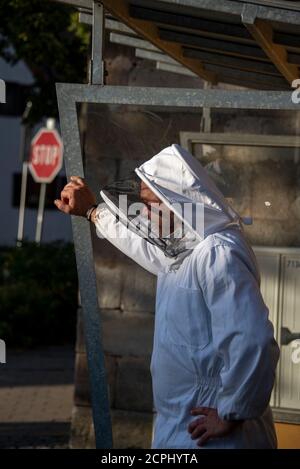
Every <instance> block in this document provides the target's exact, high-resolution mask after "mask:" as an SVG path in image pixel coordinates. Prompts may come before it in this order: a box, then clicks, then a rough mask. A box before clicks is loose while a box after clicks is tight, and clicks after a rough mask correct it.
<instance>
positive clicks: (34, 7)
mask: <svg viewBox="0 0 300 469" xmlns="http://www.w3.org/2000/svg"><path fill="white" fill-rule="evenodd" d="M0 18H1V23H0V55H1V56H2V57H3V58H4V59H5V60H6V61H7V62H9V63H11V64H15V63H16V62H18V61H19V60H20V59H22V60H24V61H25V62H26V64H27V65H28V67H29V68H30V70H31V72H32V74H33V76H34V79H35V83H34V88H33V90H32V93H31V96H30V99H31V100H32V102H33V107H32V112H31V116H30V120H31V122H32V123H35V122H38V121H39V120H40V119H41V118H42V117H44V116H53V117H56V116H57V101H56V92H55V83H57V82H68V83H84V82H86V74H87V71H86V69H87V57H88V50H89V42H90V33H89V28H88V26H86V25H81V24H79V23H78V14H77V13H75V12H74V10H73V9H72V8H71V7H69V6H67V5H63V4H58V3H54V2H52V1H50V0H0Z"/></svg>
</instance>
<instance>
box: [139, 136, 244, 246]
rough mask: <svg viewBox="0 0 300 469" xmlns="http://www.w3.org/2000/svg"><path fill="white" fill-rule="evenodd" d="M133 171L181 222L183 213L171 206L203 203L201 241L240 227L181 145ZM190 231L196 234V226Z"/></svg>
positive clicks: (207, 176) (201, 169)
mask: <svg viewBox="0 0 300 469" xmlns="http://www.w3.org/2000/svg"><path fill="white" fill-rule="evenodd" d="M135 172H136V174H137V175H138V176H139V177H140V179H141V180H142V181H144V183H145V184H146V185H147V186H148V187H149V188H150V189H151V190H152V191H153V192H154V193H155V194H156V195H157V197H159V198H160V199H161V200H162V202H164V203H165V204H166V205H167V206H168V208H170V209H171V210H173V211H174V212H175V214H176V215H177V216H178V218H180V219H182V213H183V211H181V212H180V211H176V209H175V208H174V207H172V204H174V203H175V204H176V203H177V204H180V205H182V204H183V203H191V204H196V203H202V204H203V206H204V227H203V231H202V233H199V232H198V233H196V234H197V237H198V240H200V241H201V240H203V239H204V238H206V236H208V235H209V234H212V233H215V232H217V231H221V230H223V229H224V228H226V227H228V226H230V225H233V224H234V225H240V224H241V218H240V217H239V215H238V214H237V213H236V212H235V211H234V210H233V208H232V207H231V206H230V205H229V204H228V202H227V201H226V200H225V198H224V196H223V195H222V193H221V192H220V191H219V190H218V189H217V187H216V185H215V183H214V182H213V181H212V179H211V178H210V177H209V175H208V173H207V172H206V171H205V169H204V168H203V167H202V166H201V164H200V163H199V161H198V160H196V158H194V156H192V155H191V154H190V153H189V152H188V151H187V150H185V149H184V148H182V147H181V146H180V145H177V144H173V145H171V146H169V147H167V148H164V149H163V150H162V151H160V152H159V153H158V154H157V155H155V156H153V158H151V159H150V160H148V161H146V162H145V163H143V164H142V165H141V166H140V167H139V168H136V170H135ZM190 228H191V229H192V230H193V231H194V233H195V231H196V230H195V226H190Z"/></svg>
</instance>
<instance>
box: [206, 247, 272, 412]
mask: <svg viewBox="0 0 300 469" xmlns="http://www.w3.org/2000/svg"><path fill="white" fill-rule="evenodd" d="M199 271H200V283H201V288H202V290H203V294H204V297H205V301H206V304H207V307H208V309H209V311H210V316H211V328H212V339H213V343H214V347H215V350H216V353H217V354H218V355H220V357H221V358H222V359H223V368H222V370H221V380H222V386H221V389H220V392H219V394H218V401H217V410H218V414H219V416H220V417H221V418H222V419H224V420H231V419H232V420H239V419H241V420H243V419H253V418H257V417H259V416H261V415H262V414H263V412H264V411H265V409H266V407H267V406H268V404H269V400H270V396H271V392H272V388H273V385H274V379H275V369H276V365H277V361H278V358H279V347H278V345H277V342H276V341H275V339H274V330H273V325H272V323H271V322H270V321H269V319H268V308H267V306H266V305H265V303H264V301H263V298H262V295H261V292H260V288H259V284H258V280H257V279H256V278H255V277H254V275H253V273H251V271H250V270H249V268H248V267H247V264H246V263H245V261H244V260H243V257H242V255H241V253H239V251H238V250H234V249H233V248H231V247H229V246H227V245H222V244H221V245H217V246H214V247H212V248H211V249H210V251H209V253H208V254H207V255H205V259H203V261H202V267H201V268H200V269H199Z"/></svg>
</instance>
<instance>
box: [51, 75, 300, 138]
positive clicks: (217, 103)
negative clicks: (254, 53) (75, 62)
mask: <svg viewBox="0 0 300 469" xmlns="http://www.w3.org/2000/svg"><path fill="white" fill-rule="evenodd" d="M56 89H57V93H58V95H59V96H60V101H61V105H62V104H64V103H65V102H66V101H67V100H69V101H73V102H74V103H78V102H79V103H80V102H89V103H106V104H133V105H140V106H156V107H161V106H162V104H163V105H164V106H172V107H177V108H178V112H181V110H182V109H183V108H186V109H188V110H189V111H190V112H193V111H194V112H197V111H198V110H199V108H201V107H203V106H204V107H211V108H224V109H239V108H240V109H285V110H293V111H299V110H300V107H299V106H300V105H299V104H296V103H293V101H292V91H294V90H292V91H260V90H256V91H254V90H243V91H241V90H219V89H213V90H199V89H186V88H165V87H162V88H159V87H155V88H154V87H138V86H108V85H106V86H88V85H79V84H65V83H58V84H57V85H56ZM68 138H71V135H69V136H68Z"/></svg>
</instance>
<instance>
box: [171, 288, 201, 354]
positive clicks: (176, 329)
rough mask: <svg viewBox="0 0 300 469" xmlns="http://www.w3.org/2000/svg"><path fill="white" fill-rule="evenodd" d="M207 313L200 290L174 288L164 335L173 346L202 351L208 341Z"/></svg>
mask: <svg viewBox="0 0 300 469" xmlns="http://www.w3.org/2000/svg"><path fill="white" fill-rule="evenodd" d="M209 331H210V328H209V321H208V311H207V309H206V307H205V303H204V300H203V296H202V292H201V290H192V289H188V288H183V287H178V286H176V287H174V292H173V294H172V297H170V298H169V301H168V308H167V314H166V334H167V337H168V340H170V342H172V343H173V344H175V345H180V346H185V347H191V348H197V349H203V348H204V347H206V345H207V344H208V343H209V341H210V332H209Z"/></svg>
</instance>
